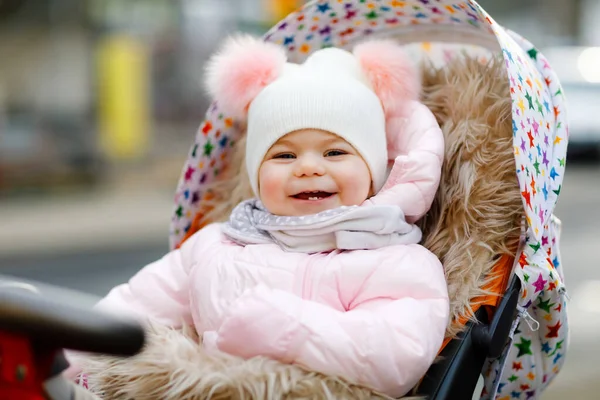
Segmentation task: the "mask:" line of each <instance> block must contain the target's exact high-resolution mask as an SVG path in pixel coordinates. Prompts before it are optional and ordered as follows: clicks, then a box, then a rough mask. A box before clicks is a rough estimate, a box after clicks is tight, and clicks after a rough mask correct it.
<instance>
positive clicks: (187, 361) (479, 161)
mask: <svg viewBox="0 0 600 400" xmlns="http://www.w3.org/2000/svg"><path fill="white" fill-rule="evenodd" d="M423 86H424V91H423V99H422V101H423V102H424V103H425V104H426V105H427V106H428V107H429V108H430V109H431V110H432V112H433V113H434V115H435V116H436V117H437V119H438V122H439V123H440V126H441V127H442V131H443V133H444V137H445V142H446V150H445V160H444V164H443V169H442V177H441V182H440V187H439V189H438V192H437V194H436V198H435V200H434V202H433V205H432V208H431V210H430V212H429V213H428V214H427V215H426V216H425V217H424V218H423V219H422V220H421V221H420V222H419V224H420V225H421V228H422V229H423V234H424V239H423V244H424V245H425V247H427V248H429V249H430V250H431V251H432V252H433V253H434V254H435V255H436V256H438V257H439V258H440V259H441V260H442V263H443V265H444V268H445V271H446V279H447V281H448V287H449V293H450V308H451V315H452V316H453V318H454V321H456V320H458V318H460V317H461V316H467V315H472V314H471V313H470V308H471V301H472V299H474V298H476V297H478V296H479V295H481V294H482V293H483V289H482V287H484V285H485V284H486V283H487V281H488V280H489V279H491V277H490V271H491V269H492V267H493V266H494V264H495V262H496V260H497V258H498V257H499V256H501V255H502V254H513V255H514V253H515V251H516V248H517V244H518V239H519V235H520V226H521V220H522V218H523V207H522V204H521V197H520V193H519V186H518V183H517V179H516V176H515V162H514V156H513V147H512V125H511V124H512V121H511V99H510V96H509V89H508V81H507V77H506V71H505V68H504V64H503V61H502V60H500V59H498V60H493V61H491V62H490V63H489V64H488V65H482V64H480V63H479V62H478V61H477V60H475V59H469V58H467V59H465V60H462V59H457V60H455V61H453V62H451V63H450V64H449V65H447V66H446V67H445V68H443V69H441V70H434V69H433V68H425V74H424V79H423ZM236 147H237V148H236V153H235V156H234V159H233V160H232V161H233V162H232V163H231V164H230V166H229V170H228V171H227V173H226V174H224V175H223V179H222V180H221V181H217V182H215V183H214V184H213V185H212V186H211V188H210V191H211V193H212V194H213V196H214V197H213V200H212V205H214V206H217V207H216V208H213V209H212V211H211V212H209V213H208V214H206V215H205V217H206V218H207V219H208V220H210V221H222V220H224V219H226V218H227V217H228V215H229V214H230V212H231V210H232V209H233V207H235V205H237V204H238V203H239V201H241V200H244V199H247V198H250V197H252V191H251V189H250V185H249V184H248V178H247V176H246V175H245V168H244V158H243V155H244V151H243V149H244V141H243V140H242V141H238V142H237V143H236ZM461 328H462V327H461V326H460V325H458V324H456V323H455V322H451V323H450V325H449V326H448V329H447V336H454V335H455V334H456V333H458V332H459V331H460V330H461ZM149 336H150V337H149V339H148V346H147V347H146V349H145V350H144V352H142V353H141V354H140V355H138V356H137V357H133V358H130V359H116V358H110V357H98V358H94V359H92V360H90V361H89V363H88V365H87V366H86V367H84V369H85V371H86V372H87V373H88V374H89V375H90V377H89V382H90V384H91V385H92V388H93V389H94V390H95V391H96V392H98V393H103V394H104V398H106V399H131V398H135V399H167V400H170V399H183V400H195V399H206V398H213V399H225V398H233V399H250V398H252V399H259V398H282V399H292V398H294V399H309V398H311V399H312V398H320V399H321V398H322V399H330V398H331V399H333V398H357V399H368V398H382V396H379V395H376V394H373V393H371V392H369V391H368V390H366V389H364V388H360V387H357V386H352V385H348V384H346V383H344V381H343V380H341V379H338V378H332V377H326V376H323V375H320V374H317V373H314V372H308V371H305V370H303V369H301V368H299V367H297V366H293V365H283V364H279V363H277V362H275V361H271V360H268V359H264V358H254V359H251V360H245V361H244V360H240V359H238V358H235V357H232V356H228V355H226V354H218V355H210V356H209V355H207V354H206V353H205V352H204V351H203V350H202V347H200V346H198V342H197V338H195V337H193V336H191V335H190V333H189V332H188V333H185V332H184V334H182V333H181V332H179V331H175V330H170V329H168V328H161V327H154V328H153V329H152V330H151V332H150V335H149Z"/></svg>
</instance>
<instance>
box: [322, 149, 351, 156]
mask: <svg viewBox="0 0 600 400" xmlns="http://www.w3.org/2000/svg"><path fill="white" fill-rule="evenodd" d="M344 154H348V153H346V152H345V151H344V150H329V151H327V152H326V153H325V157H335V156H343V155H344Z"/></svg>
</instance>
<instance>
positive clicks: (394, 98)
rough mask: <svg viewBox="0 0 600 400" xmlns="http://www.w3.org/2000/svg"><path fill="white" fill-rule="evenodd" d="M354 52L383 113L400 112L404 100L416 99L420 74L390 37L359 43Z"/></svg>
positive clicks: (402, 108) (396, 113) (395, 113)
mask: <svg viewBox="0 0 600 400" xmlns="http://www.w3.org/2000/svg"><path fill="white" fill-rule="evenodd" d="M353 54H354V55H355V56H356V58H357V59H358V60H359V62H360V65H361V68H362V70H363V72H364V73H365V75H366V76H367V79H368V80H369V82H370V83H371V85H372V87H373V90H374V91H375V93H376V94H377V96H378V97H379V99H380V100H381V103H382V104H383V109H384V111H385V113H386V116H388V117H389V116H391V115H402V114H404V108H405V104H406V102H407V101H411V100H418V99H419V96H420V93H421V78H420V76H419V74H418V71H417V67H416V65H415V64H414V63H413V62H412V61H411V60H410V58H409V57H408V55H407V54H406V53H405V52H404V50H403V49H402V47H401V46H400V45H398V44H397V43H395V42H393V41H392V40H372V41H368V42H364V43H360V44H358V45H357V46H356V47H354V50H353Z"/></svg>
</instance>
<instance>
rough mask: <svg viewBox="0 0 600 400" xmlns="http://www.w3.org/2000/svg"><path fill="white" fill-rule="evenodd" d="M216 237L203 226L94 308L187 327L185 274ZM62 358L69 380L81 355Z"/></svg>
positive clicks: (214, 228) (214, 231)
mask: <svg viewBox="0 0 600 400" xmlns="http://www.w3.org/2000/svg"><path fill="white" fill-rule="evenodd" d="M219 234H220V230H219V227H218V225H216V224H214V225H209V226H207V227H206V228H204V229H203V230H201V231H199V232H198V233H196V234H195V235H194V236H192V237H190V238H189V239H188V240H187V241H186V242H185V243H184V244H183V245H182V246H181V248H179V249H176V250H173V251H171V252H170V253H168V254H166V255H165V256H164V257H163V258H161V259H160V260H158V261H155V262H153V263H151V264H149V265H147V266H145V267H144V268H143V269H141V270H140V271H139V272H138V273H136V274H135V275H134V276H133V277H132V278H131V279H130V280H129V282H127V283H124V284H121V285H119V286H116V287H115V288H113V289H112V290H111V291H110V292H109V293H108V294H107V295H106V297H104V298H103V299H102V300H100V301H99V302H98V303H97V304H96V305H95V308H96V309H98V310H100V311H104V312H107V313H113V314H125V315H129V316H132V317H133V318H137V319H139V320H141V321H142V322H144V321H145V320H152V321H153V322H156V323H159V324H163V325H167V326H170V327H175V328H177V327H180V326H181V325H182V324H183V323H185V324H191V323H192V317H191V312H190V303H189V273H190V270H191V268H193V266H194V265H195V264H197V262H198V261H197V260H199V261H201V258H199V257H196V255H197V254H202V253H204V251H203V249H205V248H207V246H209V245H210V244H211V243H212V242H215V241H216V240H219V238H220V236H219ZM66 356H67V359H68V361H69V363H70V364H71V366H72V367H71V368H69V369H68V370H67V371H66V373H65V375H66V376H67V377H69V378H73V377H75V375H76V374H77V373H79V371H80V364H81V361H82V360H81V358H82V355H81V354H80V353H77V352H71V351H67V352H66Z"/></svg>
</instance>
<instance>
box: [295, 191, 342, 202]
mask: <svg viewBox="0 0 600 400" xmlns="http://www.w3.org/2000/svg"><path fill="white" fill-rule="evenodd" d="M334 194H335V193H330V192H323V191H312V192H301V193H298V194H295V195H293V196H292V197H293V198H295V199H299V200H310V201H318V200H323V199H326V198H328V197H331V196H333V195H334Z"/></svg>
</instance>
